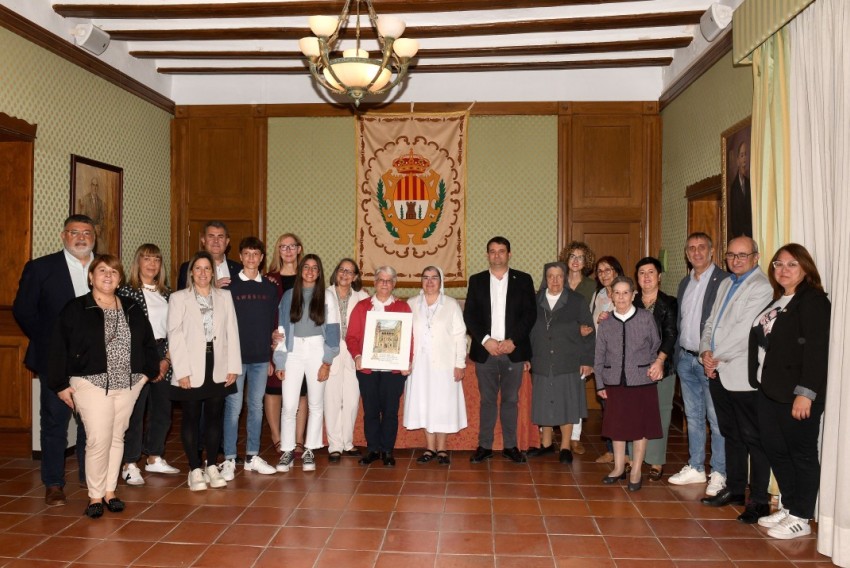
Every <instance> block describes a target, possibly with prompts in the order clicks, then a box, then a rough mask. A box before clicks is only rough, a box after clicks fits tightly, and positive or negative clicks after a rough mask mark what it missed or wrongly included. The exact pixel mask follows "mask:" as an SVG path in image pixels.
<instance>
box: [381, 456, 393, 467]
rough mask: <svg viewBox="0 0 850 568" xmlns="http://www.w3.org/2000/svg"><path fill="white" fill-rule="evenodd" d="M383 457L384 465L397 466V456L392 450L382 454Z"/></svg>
mask: <svg viewBox="0 0 850 568" xmlns="http://www.w3.org/2000/svg"><path fill="white" fill-rule="evenodd" d="M381 459H382V460H383V461H384V467H395V458H394V457H393V453H392V452H384V453H383V454H381Z"/></svg>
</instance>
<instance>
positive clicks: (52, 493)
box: [12, 215, 95, 506]
mask: <svg viewBox="0 0 850 568" xmlns="http://www.w3.org/2000/svg"><path fill="white" fill-rule="evenodd" d="M60 237H61V239H62V244H63V245H64V248H63V249H62V250H61V251H59V252H56V253H53V254H48V255H46V256H42V257H41V258H37V259H34V260H30V261H29V262H27V264H26V265H25V266H24V272H23V274H22V275H21V280H20V283H19V284H18V293H17V295H16V296H15V302H14V304H13V306H12V313H13V314H14V316H15V319H16V320H17V322H18V325H20V326H21V329H22V330H23V331H24V333H25V334H26V336H27V337H28V338H29V340H30V342H29V347H27V354H26V358H25V360H24V363H25V364H26V366H27V367H28V368H29V369H31V370H32V371H33V372H34V373H35V374H36V375H38V378H39V381H40V383H41V398H40V402H41V480H42V482H43V483H44V486H45V497H44V501H45V503H46V504H47V505H49V506H54V505H64V504H65V492H64V490H63V487H64V486H65V448H66V447H67V445H68V422H69V420H70V418H71V409H70V408H69V407H68V406H67V405H66V404H65V403H64V402H62V401H61V400H60V399H59V397H58V396H57V395H56V393H55V392H53V391H52V390H51V389H50V388H48V386H47V384H46V382H45V381H46V375H47V366H48V363H47V362H48V359H49V358H50V336H51V334H52V332H53V327H54V324H55V323H56V318H57V317H58V316H59V312H60V311H62V308H64V307H65V304H67V303H68V302H69V301H71V300H73V299H74V298H75V297H79V296H83V295H85V294H88V292H89V285H88V284H89V280H88V269H89V265H90V264H91V261H92V259H94V253H93V251H94V243H95V228H94V223H93V222H92V220H91V219H90V218H89V217H87V216H85V215H71V216H70V217H68V218H67V219H66V220H65V225H64V229H63V230H62V232H61V233H60ZM85 447H86V433H85V430H84V429H83V423H82V422H81V421H80V420H79V417H78V418H77V461H78V463H79V468H80V470H79V475H80V483H81V484H82V483H85V479H86V472H85V463H86V460H85Z"/></svg>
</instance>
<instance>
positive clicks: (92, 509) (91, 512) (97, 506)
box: [85, 503, 103, 519]
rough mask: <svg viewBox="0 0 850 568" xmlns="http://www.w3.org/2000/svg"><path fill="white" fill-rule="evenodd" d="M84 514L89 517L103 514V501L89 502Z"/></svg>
mask: <svg viewBox="0 0 850 568" xmlns="http://www.w3.org/2000/svg"><path fill="white" fill-rule="evenodd" d="M85 515H86V516H87V517H88V518H90V519H97V518H98V517H102V516H103V503H89V506H88V507H86V510H85Z"/></svg>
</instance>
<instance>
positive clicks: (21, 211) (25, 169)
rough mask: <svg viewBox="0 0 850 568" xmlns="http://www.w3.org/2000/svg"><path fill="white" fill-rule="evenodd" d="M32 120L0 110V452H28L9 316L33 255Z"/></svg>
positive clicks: (27, 401)
mask: <svg viewBox="0 0 850 568" xmlns="http://www.w3.org/2000/svg"><path fill="white" fill-rule="evenodd" d="M35 135H36V126H35V125H31V124H27V123H26V122H24V121H22V120H20V119H16V118H13V117H10V116H8V115H6V114H3V113H0V187H2V188H3V207H4V211H7V212H14V214H12V215H6V216H5V218H4V220H3V223H2V224H0V242H2V243H3V247H2V248H0V377H2V380H0V456H4V457H29V456H30V455H31V452H32V395H31V392H32V373H30V371H29V370H27V368H26V367H25V366H24V355H25V354H26V348H27V338H26V336H25V335H24V333H23V332H22V331H21V329H20V327H18V324H17V323H16V322H15V319H14V317H13V316H12V302H13V301H14V299H15V295H16V294H17V292H18V279H19V278H20V276H21V273H22V272H23V269H24V264H26V262H27V261H28V260H29V259H30V257H31V256H32V213H33V164H34V140H35Z"/></svg>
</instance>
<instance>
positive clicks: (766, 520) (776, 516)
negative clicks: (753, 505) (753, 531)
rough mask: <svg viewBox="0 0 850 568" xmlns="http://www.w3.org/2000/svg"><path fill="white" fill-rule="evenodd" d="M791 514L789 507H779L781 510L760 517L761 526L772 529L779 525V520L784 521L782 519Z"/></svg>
mask: <svg viewBox="0 0 850 568" xmlns="http://www.w3.org/2000/svg"><path fill="white" fill-rule="evenodd" d="M790 514H791V513H790V512H789V511H788V509H783V508H782V507H779V510H778V511H776V512H775V513H773V514H772V515H768V516H766V517H760V518H759V526H762V527H766V528H769V529H772V528H773V527H775V526H776V525H778V524H779V522H780V521H782V519H784V518H785V517H787V516H788V515H790Z"/></svg>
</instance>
